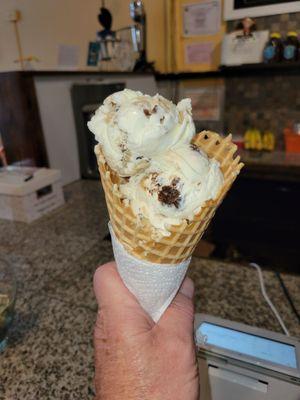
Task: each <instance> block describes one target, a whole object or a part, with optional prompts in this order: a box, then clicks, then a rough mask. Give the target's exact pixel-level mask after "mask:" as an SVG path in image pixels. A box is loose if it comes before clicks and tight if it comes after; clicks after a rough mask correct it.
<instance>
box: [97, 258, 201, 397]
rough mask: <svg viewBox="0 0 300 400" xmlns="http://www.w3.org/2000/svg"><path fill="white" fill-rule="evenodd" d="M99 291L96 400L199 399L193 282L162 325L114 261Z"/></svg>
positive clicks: (101, 275)
mask: <svg viewBox="0 0 300 400" xmlns="http://www.w3.org/2000/svg"><path fill="white" fill-rule="evenodd" d="M94 291H95V295H96V298H97V301H98V306H99V311H98V316H97V321H96V326H95V331H94V347H95V386H96V399H97V400H120V399H122V400H123V399H126V400H138V399H139V400H141V399H143V400H144V399H145V400H154V399H155V400H177V399H178V400H179V399H180V400H196V399H198V396H199V393H198V390H199V380H198V369H197V363H196V355H195V346H194V339H193V338H194V327H193V323H194V307H193V302H192V298H193V292H194V285H193V282H192V281H191V279H189V278H186V279H185V280H184V282H183V284H182V286H181V288H180V291H179V292H178V294H177V295H176V297H175V299H174V300H173V302H172V303H171V305H170V306H169V308H168V309H167V310H166V311H165V313H164V314H163V316H162V317H161V319H160V320H159V321H158V323H157V324H155V323H154V321H153V320H152V318H151V317H150V316H149V315H148V314H147V313H146V312H145V311H144V310H143V308H142V307H141V306H140V305H139V303H138V301H137V300H136V298H135V297H134V296H133V295H132V294H131V293H130V291H129V290H128V289H127V288H126V286H125V285H124V284H123V282H122V280H121V278H120V276H119V274H118V272H117V269H116V264H115V263H114V262H110V263H108V264H105V265H103V266H101V267H100V268H98V269H97V271H96V273H95V276H94Z"/></svg>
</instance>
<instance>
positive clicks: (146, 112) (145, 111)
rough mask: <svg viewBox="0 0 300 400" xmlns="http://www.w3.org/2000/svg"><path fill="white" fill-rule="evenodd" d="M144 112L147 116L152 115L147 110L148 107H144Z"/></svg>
mask: <svg viewBox="0 0 300 400" xmlns="http://www.w3.org/2000/svg"><path fill="white" fill-rule="evenodd" d="M143 111H144V114H145V115H146V117H150V115H151V112H150V111H149V110H147V108H144V110H143Z"/></svg>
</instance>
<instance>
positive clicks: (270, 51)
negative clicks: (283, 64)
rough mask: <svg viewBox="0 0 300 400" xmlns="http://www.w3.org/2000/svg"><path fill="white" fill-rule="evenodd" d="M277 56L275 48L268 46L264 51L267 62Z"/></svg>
mask: <svg viewBox="0 0 300 400" xmlns="http://www.w3.org/2000/svg"><path fill="white" fill-rule="evenodd" d="M274 56H275V47H274V46H267V47H266V48H265V49H264V58H265V59H266V60H272V58H274Z"/></svg>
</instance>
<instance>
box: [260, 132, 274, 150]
mask: <svg viewBox="0 0 300 400" xmlns="http://www.w3.org/2000/svg"><path fill="white" fill-rule="evenodd" d="M262 144H263V149H264V150H266V151H273V150H275V135H274V133H273V132H271V131H265V132H264V133H263V137H262Z"/></svg>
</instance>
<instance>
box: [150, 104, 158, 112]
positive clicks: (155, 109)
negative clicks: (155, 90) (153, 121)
mask: <svg viewBox="0 0 300 400" xmlns="http://www.w3.org/2000/svg"><path fill="white" fill-rule="evenodd" d="M151 112H152V114H155V113H157V105H156V106H154V107H153V108H152V111H151Z"/></svg>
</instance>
